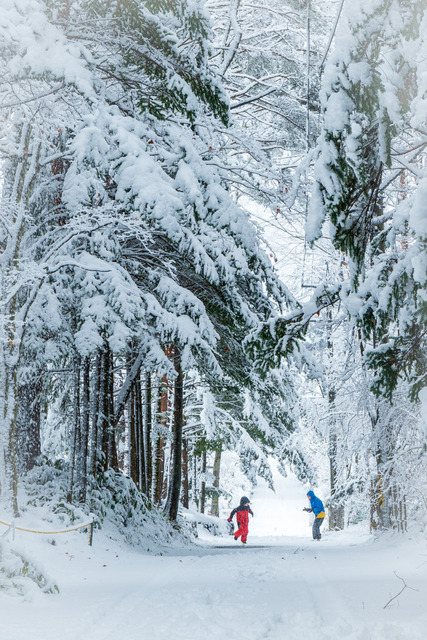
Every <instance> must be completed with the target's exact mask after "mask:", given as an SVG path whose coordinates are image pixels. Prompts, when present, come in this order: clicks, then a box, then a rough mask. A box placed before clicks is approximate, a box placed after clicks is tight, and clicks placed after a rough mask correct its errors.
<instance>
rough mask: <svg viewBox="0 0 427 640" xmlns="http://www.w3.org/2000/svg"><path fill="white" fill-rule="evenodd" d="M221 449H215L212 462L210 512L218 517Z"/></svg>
mask: <svg viewBox="0 0 427 640" xmlns="http://www.w3.org/2000/svg"><path fill="white" fill-rule="evenodd" d="M221 453H222V451H221V449H218V451H215V458H214V464H213V471H212V472H213V475H214V478H215V479H214V481H213V494H212V506H211V514H212V515H213V516H216V517H217V518H218V517H219V478H220V473H221Z"/></svg>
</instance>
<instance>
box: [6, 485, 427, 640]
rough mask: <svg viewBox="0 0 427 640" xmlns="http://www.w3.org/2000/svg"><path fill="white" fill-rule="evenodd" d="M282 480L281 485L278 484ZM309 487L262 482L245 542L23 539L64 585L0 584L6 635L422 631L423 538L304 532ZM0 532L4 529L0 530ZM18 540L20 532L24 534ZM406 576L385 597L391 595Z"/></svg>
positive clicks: (111, 637) (271, 639) (275, 636)
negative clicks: (5, 587) (21, 591)
mask: <svg viewBox="0 0 427 640" xmlns="http://www.w3.org/2000/svg"><path fill="white" fill-rule="evenodd" d="M285 489H286V490H285ZM304 492H305V489H304V488H302V489H301V485H299V483H297V482H296V480H295V478H293V477H289V478H287V479H286V480H283V482H281V483H279V487H278V488H277V491H276V494H273V493H272V492H271V491H269V490H268V489H267V487H266V486H263V485H262V483H260V485H259V486H258V488H257V490H256V491H255V493H254V495H253V497H252V505H253V509H254V512H255V518H254V519H253V520H252V521H251V523H250V534H249V539H248V545H247V547H243V545H241V543H240V542H236V543H235V542H234V540H233V539H232V537H231V536H230V537H226V538H220V539H218V538H212V537H209V538H205V539H201V540H200V543H199V545H197V546H194V547H186V548H181V549H178V548H174V549H170V550H168V551H167V552H165V553H164V555H150V554H147V553H143V552H138V551H136V550H132V549H129V548H128V547H126V546H125V545H123V544H119V543H116V542H113V541H111V540H108V539H107V538H106V536H105V535H103V534H101V533H98V534H95V541H94V547H93V548H90V547H88V546H86V544H85V541H86V537H85V536H83V535H79V534H75V535H74V534H73V535H72V536H70V537H69V538H66V539H63V538H61V539H58V540H57V542H56V545H55V546H51V545H49V544H48V542H47V541H40V540H38V541H35V540H34V538H33V539H31V541H30V540H29V539H27V541H26V544H27V550H28V551H30V552H31V555H32V556H33V557H37V558H39V559H40V560H42V562H43V564H44V566H45V568H46V569H47V570H48V572H49V573H50V574H51V575H52V576H54V577H55V579H56V580H57V581H58V584H59V586H60V590H61V592H60V594H59V595H43V594H40V593H37V592H36V590H34V591H31V593H30V594H29V596H30V599H29V601H28V600H27V601H25V600H23V599H22V598H17V597H15V598H13V597H10V596H8V595H6V594H4V593H1V592H0V613H1V621H2V622H1V624H2V630H3V633H2V636H3V637H4V638H7V639H9V638H10V640H77V639H79V640H80V639H81V638H83V637H87V638H90V639H91V640H121V639H122V638H123V639H126V640H169V639H170V638H173V639H174V640H199V639H200V640H229V639H230V638H233V639H236V640H237V639H241V638H244V639H245V640H338V639H339V640H424V639H425V638H426V632H425V627H426V622H427V617H426V602H427V598H426V596H427V559H426V558H427V547H426V543H425V541H424V540H421V539H419V538H418V539H415V540H410V539H409V538H408V537H401V536H397V535H387V536H383V537H381V538H379V539H377V540H375V539H374V538H373V537H371V536H368V535H367V534H366V533H363V532H361V531H360V529H357V528H354V529H353V530H346V531H344V532H339V533H331V532H328V531H325V532H323V538H322V541H321V542H320V543H317V542H313V541H312V540H311V535H310V528H309V522H308V519H307V516H306V514H303V513H302V512H301V508H302V506H304V498H305V495H304ZM0 533H1V532H0ZM20 544H21V545H23V544H24V543H23V542H22V541H20ZM394 572H396V573H397V575H398V576H401V577H402V578H404V579H405V581H406V582H407V584H408V586H410V587H412V588H413V589H417V591H414V590H412V589H405V590H404V592H403V593H402V594H401V595H400V596H399V597H398V598H396V599H395V600H394V601H393V602H392V603H391V604H390V606H389V607H387V608H386V609H384V606H385V605H386V603H387V602H388V601H389V600H390V598H391V597H393V596H394V595H396V594H397V593H398V592H399V591H400V590H401V588H402V586H403V583H402V582H401V580H399V579H398V578H397V577H396V575H395V574H394Z"/></svg>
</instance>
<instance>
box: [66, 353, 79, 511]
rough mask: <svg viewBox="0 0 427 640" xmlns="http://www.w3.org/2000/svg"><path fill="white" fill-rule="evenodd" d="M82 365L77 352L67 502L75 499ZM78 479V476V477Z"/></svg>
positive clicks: (74, 371) (74, 364)
mask: <svg viewBox="0 0 427 640" xmlns="http://www.w3.org/2000/svg"><path fill="white" fill-rule="evenodd" d="M80 365H81V358H80V356H79V355H78V354H77V353H76V354H75V356H74V363H73V433H72V439H71V442H72V444H71V455H70V480H69V485H68V494H67V502H69V503H71V502H72V501H73V492H74V484H75V476H76V455H77V445H78V442H79V441H80ZM77 480H78V478H77Z"/></svg>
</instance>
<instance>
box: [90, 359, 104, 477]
mask: <svg viewBox="0 0 427 640" xmlns="http://www.w3.org/2000/svg"><path fill="white" fill-rule="evenodd" d="M101 359H102V354H101V352H100V351H99V350H98V353H97V354H96V358H95V375H94V381H93V393H92V425H91V433H90V458H89V472H90V473H91V474H92V475H93V476H94V475H95V472H96V467H97V464H98V457H99V452H98V443H99V438H98V416H99V412H100V396H101Z"/></svg>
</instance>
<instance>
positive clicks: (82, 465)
mask: <svg viewBox="0 0 427 640" xmlns="http://www.w3.org/2000/svg"><path fill="white" fill-rule="evenodd" d="M89 415H90V358H89V356H86V357H85V358H84V360H83V388H82V420H81V428H80V440H79V443H78V457H77V477H78V487H79V501H80V502H83V503H84V502H86V491H87V462H88V440H89Z"/></svg>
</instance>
